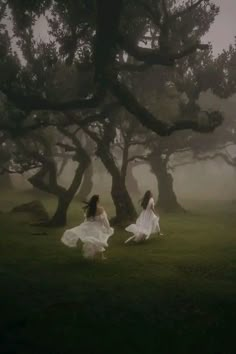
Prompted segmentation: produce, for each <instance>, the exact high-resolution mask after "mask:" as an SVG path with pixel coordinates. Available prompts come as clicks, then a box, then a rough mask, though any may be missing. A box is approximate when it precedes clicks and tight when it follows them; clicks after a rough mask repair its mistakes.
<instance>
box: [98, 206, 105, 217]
mask: <svg viewBox="0 0 236 354" xmlns="http://www.w3.org/2000/svg"><path fill="white" fill-rule="evenodd" d="M104 212H105V209H104V208H103V207H102V206H99V207H97V213H96V215H97V216H99V215H102V214H103V213H104Z"/></svg>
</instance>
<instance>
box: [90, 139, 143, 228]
mask: <svg viewBox="0 0 236 354" xmlns="http://www.w3.org/2000/svg"><path fill="white" fill-rule="evenodd" d="M97 155H98V156H99V157H100V159H101V161H102V163H103V165H104V166H105V168H106V169H107V171H108V172H109V173H110V175H111V177H112V187H111V197H112V200H113V203H114V205H115V209H116V217H115V218H114V219H113V220H112V222H113V223H117V224H126V223H127V222H129V221H132V220H134V219H135V218H136V217H137V213H136V210H135V207H134V204H133V202H132V199H131V197H130V195H129V193H128V191H127V188H126V185H125V180H124V179H123V178H122V176H121V173H120V171H119V168H118V167H117V166H116V163H115V161H114V159H113V156H112V155H111V153H110V152H109V150H108V149H106V148H103V147H101V146H100V147H99V148H98V150H97Z"/></svg>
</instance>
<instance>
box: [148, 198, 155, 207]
mask: <svg viewBox="0 0 236 354" xmlns="http://www.w3.org/2000/svg"><path fill="white" fill-rule="evenodd" d="M148 204H149V205H153V204H155V202H154V198H153V197H151V198H150V199H149V202H148Z"/></svg>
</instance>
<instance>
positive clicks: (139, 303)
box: [0, 195, 236, 354]
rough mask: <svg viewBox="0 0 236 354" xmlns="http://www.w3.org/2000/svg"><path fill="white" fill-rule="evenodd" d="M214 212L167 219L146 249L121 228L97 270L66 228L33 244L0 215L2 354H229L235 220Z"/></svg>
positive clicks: (25, 231)
mask: <svg viewBox="0 0 236 354" xmlns="http://www.w3.org/2000/svg"><path fill="white" fill-rule="evenodd" d="M19 198H21V201H22V200H24V201H26V200H27V199H29V200H32V198H31V199H30V196H27V195H25V196H22V195H21V196H20V197H19ZM19 198H18V197H17V198H16V197H15V199H13V197H12V196H11V198H9V196H5V200H4V199H2V206H3V205H4V206H5V208H6V209H9V208H10V207H11V206H13V205H16V204H17V203H16V202H14V200H16V199H17V200H18V199H19ZM45 202H46V205H47V206H48V208H49V210H52V209H53V207H54V205H53V204H52V203H51V202H49V201H45ZM2 206H1V205H0V209H2V210H3V207H2ZM217 210H218V211H217V212H215V213H212V212H211V213H197V212H195V213H192V214H185V215H170V216H165V215H164V216H163V217H162V219H161V221H162V229H163V231H164V233H165V234H166V236H165V237H161V238H158V237H153V238H152V239H151V240H150V241H148V242H147V243H145V244H142V245H127V246H125V245H124V244H123V241H124V240H125V238H126V236H127V235H126V233H125V232H124V231H122V230H119V229H117V230H116V232H115V235H114V236H113V238H112V239H111V242H110V248H109V250H108V252H107V256H108V259H107V260H106V261H105V262H101V261H96V262H93V263H91V262H87V261H85V260H83V259H82V258H81V254H80V250H79V249H69V248H66V247H65V246H63V245H62V244H61V243H60V237H61V234H62V232H63V230H62V229H56V230H50V231H48V230H47V235H44V236H43V235H42V236H36V235H32V232H34V231H35V230H34V229H33V228H32V227H30V226H29V223H28V222H27V221H28V220H27V217H26V216H20V215H11V214H5V213H4V214H0V263H1V266H0V284H1V291H0V296H1V315H0V316H1V321H0V323H1V328H0V336H1V346H0V350H1V352H2V353H4V354H8V353H12V354H13V353H14V354H15V353H22V354H74V353H77V354H78V353H81V354H97V353H103V354H104V353H109V354H124V353H130V354H131V353H132V354H133V353H142V354H149V353H152V354H156V353H159V354H199V353H201V354H235V353H236V350H235V349H234V346H235V319H236V318H235V317H236V316H235V313H236V233H235V230H236V219H235V214H234V213H233V212H231V213H228V212H227V213H224V214H222V213H220V212H219V210H220V209H217ZM78 211H79V206H78V204H74V205H73V206H72V209H71V211H70V218H69V224H70V225H75V224H77V223H78V222H79V221H80V218H81V213H80V212H78Z"/></svg>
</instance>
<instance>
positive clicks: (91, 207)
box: [83, 194, 99, 218]
mask: <svg viewBox="0 0 236 354" xmlns="http://www.w3.org/2000/svg"><path fill="white" fill-rule="evenodd" d="M98 201H99V195H97V194H95V195H93V196H92V197H91V198H90V200H89V201H88V202H84V203H85V204H86V205H85V206H84V207H83V209H84V210H85V212H86V217H87V218H91V217H92V218H94V217H95V216H96V212H97V203H98Z"/></svg>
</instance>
